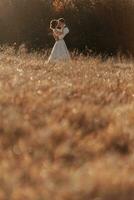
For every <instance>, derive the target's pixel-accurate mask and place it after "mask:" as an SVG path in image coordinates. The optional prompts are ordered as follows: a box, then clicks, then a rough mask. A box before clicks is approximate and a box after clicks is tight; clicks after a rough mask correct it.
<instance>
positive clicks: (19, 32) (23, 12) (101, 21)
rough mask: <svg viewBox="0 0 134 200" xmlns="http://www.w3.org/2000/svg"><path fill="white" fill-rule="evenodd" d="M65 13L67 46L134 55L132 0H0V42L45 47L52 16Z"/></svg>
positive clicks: (36, 47)
mask: <svg viewBox="0 0 134 200" xmlns="http://www.w3.org/2000/svg"><path fill="white" fill-rule="evenodd" d="M58 17H65V19H66V22H67V25H68V26H69V28H70V32H71V33H70V35H68V36H67V38H66V40H67V45H68V47H69V48H70V49H72V50H73V49H78V50H79V51H84V52H85V53H86V52H88V51H89V50H88V49H90V50H91V51H93V52H96V53H104V54H108V55H113V54H116V53H117V52H120V53H125V54H132V55H134V1H133V0H21V1H20V0H2V1H0V43H1V44H5V43H6V44H14V43H15V44H16V46H19V45H21V44H22V43H25V44H26V46H27V47H28V48H29V49H42V48H43V49H48V48H50V47H52V44H53V42H54V41H53V38H52V36H51V34H50V30H49V22H50V20H51V19H52V18H58Z"/></svg>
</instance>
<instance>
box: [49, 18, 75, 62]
mask: <svg viewBox="0 0 134 200" xmlns="http://www.w3.org/2000/svg"><path fill="white" fill-rule="evenodd" d="M50 29H51V30H52V31H53V36H54V38H55V41H56V42H55V45H54V47H53V49H52V52H51V54H50V56H49V59H48V63H50V62H55V61H69V60H70V59H71V58H70V55H69V51H68V49H67V46H66V44H65V41H64V37H65V36H66V35H67V34H68V33H69V29H68V27H67V26H66V25H65V20H64V19H63V18H60V19H59V20H52V21H51V22H50Z"/></svg>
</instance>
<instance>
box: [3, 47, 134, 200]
mask: <svg viewBox="0 0 134 200" xmlns="http://www.w3.org/2000/svg"><path fill="white" fill-rule="evenodd" d="M46 57H47V55H44V54H41V53H40V54H37V53H31V54H27V53H26V51H24V49H22V48H21V49H20V51H19V52H16V53H15V52H14V49H12V48H7V49H4V50H1V53H0V199H1V200H24V199H26V200H52V199H53V200H113V199H114V200H133V198H134V190H133V188H134V173H133V171H134V166H133V160H134V134H133V133H134V110H133V109H134V87H133V85H134V62H133V60H127V59H125V58H123V57H118V58H109V59H108V60H106V61H103V60H102V59H101V58H100V57H83V56H79V57H73V60H72V61H71V62H70V63H57V64H48V65H46V64H45V61H46Z"/></svg>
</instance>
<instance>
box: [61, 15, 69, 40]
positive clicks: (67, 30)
mask: <svg viewBox="0 0 134 200" xmlns="http://www.w3.org/2000/svg"><path fill="white" fill-rule="evenodd" d="M58 21H59V25H58V26H59V28H61V29H63V38H64V37H65V36H66V35H67V34H68V33H69V29H68V27H67V26H66V23H65V19H64V18H60V19H59V20H58Z"/></svg>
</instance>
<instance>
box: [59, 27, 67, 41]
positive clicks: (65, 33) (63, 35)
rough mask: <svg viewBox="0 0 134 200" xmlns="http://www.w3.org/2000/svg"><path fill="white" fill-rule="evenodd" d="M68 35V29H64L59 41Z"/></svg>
mask: <svg viewBox="0 0 134 200" xmlns="http://www.w3.org/2000/svg"><path fill="white" fill-rule="evenodd" d="M68 33H69V29H68V27H65V28H64V30H63V34H61V35H60V39H63V38H64V37H65V36H66V35H67V34H68Z"/></svg>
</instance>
